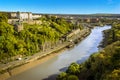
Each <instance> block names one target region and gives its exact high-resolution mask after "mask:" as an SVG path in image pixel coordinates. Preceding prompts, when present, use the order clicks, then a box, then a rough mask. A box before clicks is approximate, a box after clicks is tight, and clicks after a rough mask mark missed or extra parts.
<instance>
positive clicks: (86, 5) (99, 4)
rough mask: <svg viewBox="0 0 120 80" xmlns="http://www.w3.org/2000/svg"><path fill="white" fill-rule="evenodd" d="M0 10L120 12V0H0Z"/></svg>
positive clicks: (85, 12)
mask: <svg viewBox="0 0 120 80" xmlns="http://www.w3.org/2000/svg"><path fill="white" fill-rule="evenodd" d="M0 11H12V12H16V11H21V12H33V13H52V14H95V13H112V14H120V0H0Z"/></svg>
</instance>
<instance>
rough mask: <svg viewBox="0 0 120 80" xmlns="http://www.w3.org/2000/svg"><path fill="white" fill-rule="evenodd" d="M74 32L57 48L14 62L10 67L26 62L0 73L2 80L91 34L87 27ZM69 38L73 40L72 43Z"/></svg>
mask: <svg viewBox="0 0 120 80" xmlns="http://www.w3.org/2000/svg"><path fill="white" fill-rule="evenodd" d="M72 33H74V35H72V36H71V37H69V39H68V40H67V41H65V42H63V43H62V44H59V45H58V46H56V47H55V48H53V49H48V50H46V51H45V52H40V53H36V54H35V55H33V56H30V58H29V59H27V60H23V61H20V62H18V63H17V64H14V65H13V66H11V67H9V68H13V67H15V66H18V65H21V64H24V65H22V66H19V67H15V68H13V69H7V70H6V71H7V72H6V73H4V74H1V75H0V80H6V79H7V78H9V77H11V76H13V75H16V74H19V73H22V72H23V71H25V70H28V69H30V68H32V67H34V66H36V65H38V64H41V63H43V62H45V61H47V60H49V59H50V58H52V57H54V56H55V55H57V54H58V53H60V52H59V51H61V50H63V49H64V48H66V47H67V46H69V45H71V44H72V45H74V44H75V43H77V42H79V41H81V40H82V39H84V38H85V37H86V36H88V35H89V34H90V29H88V28H86V29H83V30H79V31H78V30H75V31H74V32H72ZM69 40H72V43H71V42H70V41H69ZM51 53H53V54H51ZM25 63H26V64H25Z"/></svg>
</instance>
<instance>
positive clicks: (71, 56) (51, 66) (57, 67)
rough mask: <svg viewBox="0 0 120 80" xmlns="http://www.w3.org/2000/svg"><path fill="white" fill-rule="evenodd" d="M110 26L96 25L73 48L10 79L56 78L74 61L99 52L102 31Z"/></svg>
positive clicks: (53, 79)
mask: <svg viewBox="0 0 120 80" xmlns="http://www.w3.org/2000/svg"><path fill="white" fill-rule="evenodd" d="M110 28H111V26H104V27H95V28H94V29H92V31H91V33H90V35H89V36H87V37H86V38H85V39H84V40H82V41H81V42H80V43H78V44H77V45H76V46H74V47H73V48H72V49H67V50H65V51H63V52H62V53H61V54H59V55H57V56H55V57H53V58H51V59H49V60H48V61H46V62H44V63H42V64H39V65H37V66H35V67H33V68H31V69H29V70H26V71H24V72H22V73H20V74H18V75H15V76H12V77H11V78H9V79H8V80H55V76H56V74H58V73H60V72H61V71H64V70H66V68H67V67H68V66H69V65H70V64H71V63H72V62H77V63H81V62H83V61H85V60H86V59H87V58H88V57H89V56H90V55H91V54H92V53H94V52H97V51H98V50H99V48H98V46H99V44H100V42H101V41H102V40H103V33H102V31H103V30H106V29H110Z"/></svg>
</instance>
